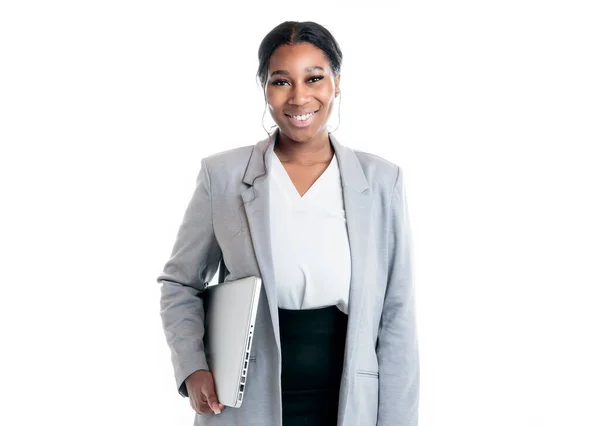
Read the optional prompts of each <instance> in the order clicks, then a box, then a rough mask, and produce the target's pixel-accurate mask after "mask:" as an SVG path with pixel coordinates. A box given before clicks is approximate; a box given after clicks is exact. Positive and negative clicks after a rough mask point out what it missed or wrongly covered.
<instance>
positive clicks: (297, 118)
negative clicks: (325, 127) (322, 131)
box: [285, 110, 319, 127]
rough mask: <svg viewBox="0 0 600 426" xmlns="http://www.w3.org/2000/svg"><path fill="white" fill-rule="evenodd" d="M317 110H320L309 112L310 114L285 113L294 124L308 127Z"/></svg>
mask: <svg viewBox="0 0 600 426" xmlns="http://www.w3.org/2000/svg"><path fill="white" fill-rule="evenodd" d="M317 112H319V111H318V110H317V111H314V112H309V113H308V114H304V115H287V114H285V116H286V117H288V118H289V120H290V122H291V123H292V124H293V125H294V126H296V127H306V126H308V125H309V124H310V123H311V122H312V118H313V117H314V115H315V114H316V113H317Z"/></svg>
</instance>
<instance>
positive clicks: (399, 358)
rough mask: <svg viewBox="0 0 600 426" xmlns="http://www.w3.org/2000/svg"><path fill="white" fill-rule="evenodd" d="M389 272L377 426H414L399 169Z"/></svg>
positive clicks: (411, 293)
mask: <svg viewBox="0 0 600 426" xmlns="http://www.w3.org/2000/svg"><path fill="white" fill-rule="evenodd" d="M389 212H390V222H389V223H390V227H391V228H390V233H389V248H388V250H389V251H388V256H389V270H388V282H387V289H386V294H385V299H384V303H383V312H382V317H381V324H380V330H379V337H378V341H377V358H378V362H379V410H378V421H377V426H417V424H418V404H419V349H418V341H417V327H416V318H415V288H414V283H413V270H412V268H413V265H412V237H411V230H410V225H409V218H408V208H407V202H406V190H405V185H404V180H403V172H402V169H400V168H398V175H397V178H396V183H395V185H394V189H393V191H392V197H391V205H390V210H389Z"/></svg>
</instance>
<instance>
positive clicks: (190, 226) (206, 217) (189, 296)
mask: <svg viewBox="0 0 600 426" xmlns="http://www.w3.org/2000/svg"><path fill="white" fill-rule="evenodd" d="M220 260H221V249H220V247H219V245H218V243H217V240H216V237H215V233H214V229H213V221H212V203H211V187H210V176H209V170H208V166H207V164H206V159H204V158H203V159H202V161H201V168H200V173H199V174H198V178H197V179H196V187H195V190H194V193H193V195H192V199H191V201H190V202H189V204H188V206H187V209H186V211H185V214H184V217H183V221H182V223H181V225H180V227H179V231H178V233H177V237H176V240H175V244H174V246H173V249H172V252H171V258H170V259H169V261H168V262H167V263H166V265H165V266H164V269H163V272H162V274H161V275H160V276H159V277H158V278H157V281H158V282H159V283H160V284H161V296H160V315H161V319H162V325H163V329H164V333H165V336H166V339H167V343H168V345H169V349H170V351H171V361H172V363H173V368H174V372H175V381H176V384H177V389H178V391H179V393H180V394H181V395H182V396H184V397H187V396H188V393H187V389H186V386H185V379H186V378H187V377H188V376H189V375H190V374H192V373H194V372H195V371H198V370H208V369H209V368H208V364H207V363H206V356H205V353H204V341H203V337H204V307H203V301H202V292H203V291H204V289H205V283H208V282H210V280H211V279H212V277H213V276H214V274H215V273H216V270H217V268H218V265H219V261H220Z"/></svg>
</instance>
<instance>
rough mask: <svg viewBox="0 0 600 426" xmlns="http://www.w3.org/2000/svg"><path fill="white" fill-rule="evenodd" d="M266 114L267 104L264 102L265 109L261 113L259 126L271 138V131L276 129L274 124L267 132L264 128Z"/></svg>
mask: <svg viewBox="0 0 600 426" xmlns="http://www.w3.org/2000/svg"><path fill="white" fill-rule="evenodd" d="M266 113H267V102H266V101H265V109H264V111H263V115H262V120H261V124H262V128H263V129H264V130H265V132H267V135H269V137H271V135H272V134H273V130H274V129H276V128H277V124H274V125H273V126H271V127H270V129H269V130H267V128H266V127H265V114H266Z"/></svg>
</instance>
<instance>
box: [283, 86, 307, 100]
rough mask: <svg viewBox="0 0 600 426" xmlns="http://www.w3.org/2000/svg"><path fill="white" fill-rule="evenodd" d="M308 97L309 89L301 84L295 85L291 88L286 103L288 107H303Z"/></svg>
mask: <svg viewBox="0 0 600 426" xmlns="http://www.w3.org/2000/svg"><path fill="white" fill-rule="evenodd" d="M309 97H310V92H309V89H308V88H307V87H306V86H305V85H303V84H297V85H295V86H294V87H293V88H292V90H291V92H290V97H289V99H288V103H289V104H290V105H304V104H305V103H307V102H308V100H309Z"/></svg>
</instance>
